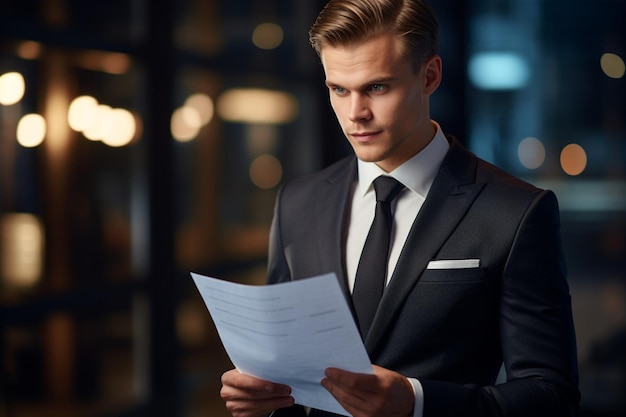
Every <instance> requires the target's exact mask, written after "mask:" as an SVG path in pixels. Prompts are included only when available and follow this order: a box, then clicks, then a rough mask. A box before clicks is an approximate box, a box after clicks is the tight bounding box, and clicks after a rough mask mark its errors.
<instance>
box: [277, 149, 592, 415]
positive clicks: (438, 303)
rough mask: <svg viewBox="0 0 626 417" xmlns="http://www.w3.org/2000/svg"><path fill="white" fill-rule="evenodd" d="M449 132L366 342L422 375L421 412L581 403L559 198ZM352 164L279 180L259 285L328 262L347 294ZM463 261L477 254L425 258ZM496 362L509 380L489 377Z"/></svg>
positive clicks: (373, 354) (573, 407)
mask: <svg viewBox="0 0 626 417" xmlns="http://www.w3.org/2000/svg"><path fill="white" fill-rule="evenodd" d="M449 140H450V142H451V147H450V150H449V152H448V154H447V155H446V158H445V160H444V161H443V163H442V165H441V167H440V169H439V172H438V174H437V176H436V178H435V181H434V183H433V185H432V187H431V190H430V192H429V194H428V196H427V198H426V200H425V202H424V204H423V206H422V208H421V210H420V212H419V214H418V215H417V217H416V219H415V221H414V223H413V226H412V228H411V231H410V233H409V236H408V238H407V241H406V244H405V246H404V249H403V251H402V254H401V256H400V259H399V261H398V264H397V267H396V269H395V272H394V274H393V276H392V278H391V280H390V282H389V285H388V286H387V288H386V290H385V293H384V296H383V299H382V300H381V303H380V305H379V308H378V312H377V313H376V317H375V318H374V321H373V323H372V326H371V328H370V331H369V334H368V336H367V339H366V340H365V341H364V343H365V347H366V349H367V352H368V353H369V356H370V359H371V361H372V363H374V364H377V365H380V366H383V367H385V368H389V369H392V370H394V371H397V372H399V373H401V374H403V375H405V376H407V377H414V378H418V379H419V380H420V382H421V384H422V386H423V388H424V417H431V416H451V417H452V416H453V417H459V416H463V417H468V416H469V417H471V416H524V417H538V416H551V417H557V416H575V415H578V413H579V398H580V393H579V391H578V369H577V356H576V345H575V337H574V326H573V321H572V312H571V301H570V295H569V288H568V284H567V280H566V268H565V264H564V261H563V254H562V250H561V241H560V220H559V209H558V204H557V200H556V198H555V196H554V194H553V193H552V192H550V191H546V190H541V189H538V188H535V187H534V186H531V185H529V184H527V183H525V182H522V181H520V180H518V179H516V178H514V177H512V176H510V175H508V174H506V173H505V172H503V171H502V170H500V169H498V168H496V167H494V166H493V165H490V164H488V163H486V162H485V161H482V160H480V159H478V158H477V157H476V156H475V155H474V154H472V153H471V152H469V151H467V150H466V149H465V148H464V147H463V146H462V145H460V144H459V143H458V142H457V141H456V140H455V139H454V138H450V139H449ZM356 165H357V164H356V159H355V158H354V157H349V158H346V159H343V160H341V161H339V162H337V163H335V164H334V165H332V166H330V167H328V168H326V169H324V170H322V171H320V172H318V173H316V174H314V175H312V176H309V177H306V178H302V179H298V180H296V181H293V182H291V183H289V184H287V185H286V186H285V187H283V189H282V190H281V192H280V193H279V196H278V198H277V202H276V208H275V215H274V221H273V224H272V231H271V237H270V253H269V269H268V277H269V283H276V282H284V281H289V280H295V279H303V278H307V277H312V276H315V275H319V274H322V273H327V272H335V273H336V274H337V276H338V278H339V282H340V285H341V287H342V289H343V291H344V293H345V297H346V300H347V301H348V303H349V304H350V305H351V303H350V293H349V290H348V286H347V282H346V278H345V267H344V265H345V262H344V253H345V250H344V249H345V229H346V227H345V225H346V220H347V216H348V213H349V211H350V207H349V204H350V197H351V192H352V187H353V185H354V181H355V180H356V176H357V168H356ZM363 227H369V225H363ZM460 259H479V261H480V266H479V267H478V268H466V269H428V268H427V266H428V263H429V262H430V261H432V260H460ZM502 363H504V367H505V370H506V376H507V378H506V382H505V383H502V384H499V385H494V384H495V382H496V378H497V376H498V371H499V369H500V367H501V364H502ZM302 413H303V410H302V407H299V406H294V407H291V408H289V409H283V410H278V411H277V412H276V413H275V416H277V417H279V416H280V417H283V416H300V415H303V414H302ZM312 415H314V416H325V415H330V414H328V413H324V412H319V411H316V410H314V411H313V412H312Z"/></svg>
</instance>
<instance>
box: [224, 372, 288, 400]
mask: <svg viewBox="0 0 626 417" xmlns="http://www.w3.org/2000/svg"><path fill="white" fill-rule="evenodd" d="M222 385H223V387H229V388H232V389H233V390H234V391H240V392H248V393H250V395H261V396H262V397H265V398H269V397H272V396H288V395H290V394H291V388H290V387H289V386H288V385H284V384H277V383H274V382H270V381H265V380H262V379H259V378H256V377H253V376H250V375H245V374H242V373H240V372H239V371H238V370H236V369H233V370H230V371H228V372H225V373H224V374H223V375H222Z"/></svg>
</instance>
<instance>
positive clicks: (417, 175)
mask: <svg viewBox="0 0 626 417" xmlns="http://www.w3.org/2000/svg"><path fill="white" fill-rule="evenodd" d="M432 123H433V125H434V126H435V129H436V132H435V136H434V137H433V139H432V140H431V141H430V142H429V143H428V145H426V147H425V148H424V149H422V150H421V151H420V152H418V153H417V154H416V155H415V156H413V157H412V158H411V159H409V160H408V161H406V162H405V163H403V164H402V165H400V166H399V167H397V168H396V169H394V170H393V171H392V172H389V173H387V172H385V171H384V170H382V169H381V168H379V167H378V165H376V163H374V162H364V161H361V160H360V159H359V160H358V172H359V180H358V184H357V194H358V195H361V196H364V195H365V194H367V192H368V191H370V190H373V188H374V187H373V186H372V182H373V181H374V180H375V179H376V178H377V177H379V176H380V175H388V176H390V177H393V178H395V179H397V180H398V181H400V182H401V183H402V184H403V185H404V186H405V187H406V188H408V189H410V190H411V191H413V192H415V193H417V194H419V195H420V196H422V197H424V198H426V195H427V194H428V190H430V186H431V185H432V183H433V181H434V180H435V176H436V175H437V171H438V170H439V166H440V165H441V162H443V159H444V158H445V156H446V153H447V152H448V149H449V148H450V144H449V143H448V140H447V139H446V137H445V135H444V134H443V130H442V129H441V126H439V124H438V123H437V122H435V121H434V120H433V121H432Z"/></svg>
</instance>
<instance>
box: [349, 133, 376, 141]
mask: <svg viewBox="0 0 626 417" xmlns="http://www.w3.org/2000/svg"><path fill="white" fill-rule="evenodd" d="M379 133H380V131H371V132H370V131H368V132H353V133H350V136H352V137H353V138H354V139H355V140H357V141H359V142H369V141H372V140H374V138H375V137H376V136H377V135H378V134H379Z"/></svg>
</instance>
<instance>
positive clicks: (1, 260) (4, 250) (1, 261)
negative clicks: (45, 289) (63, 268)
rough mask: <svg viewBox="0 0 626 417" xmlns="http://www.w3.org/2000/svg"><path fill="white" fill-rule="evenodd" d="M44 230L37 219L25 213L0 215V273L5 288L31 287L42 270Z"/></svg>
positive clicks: (39, 276)
mask: <svg viewBox="0 0 626 417" xmlns="http://www.w3.org/2000/svg"><path fill="white" fill-rule="evenodd" d="M43 252H44V231H43V225H42V223H41V221H40V220H39V218H37V217H36V216H34V215H32V214H29V213H5V214H3V215H2V216H1V217H0V276H1V277H2V278H3V281H4V284H5V285H6V286H7V287H11V288H15V289H24V288H30V287H33V286H34V285H35V284H37V282H38V281H39V279H40V278H41V275H42V271H43Z"/></svg>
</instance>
